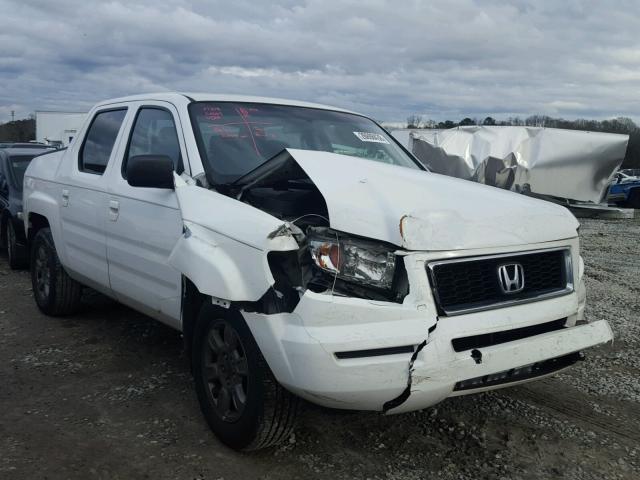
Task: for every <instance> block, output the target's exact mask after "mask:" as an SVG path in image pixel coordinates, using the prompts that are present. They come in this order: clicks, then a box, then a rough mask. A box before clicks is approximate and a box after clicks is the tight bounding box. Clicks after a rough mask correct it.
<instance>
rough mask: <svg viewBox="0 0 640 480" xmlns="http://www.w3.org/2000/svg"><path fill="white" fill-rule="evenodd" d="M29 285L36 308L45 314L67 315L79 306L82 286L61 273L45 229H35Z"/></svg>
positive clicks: (58, 260)
mask: <svg viewBox="0 0 640 480" xmlns="http://www.w3.org/2000/svg"><path fill="white" fill-rule="evenodd" d="M31 284H32V286H33V296H34V298H35V300H36V304H37V305H38V308H40V310H41V311H42V312H43V313H46V314H47V315H52V316H61V315H70V314H72V313H75V312H76V311H77V310H78V308H79V307H80V296H81V294H82V285H81V284H80V283H78V282H76V281H75V280H74V279H72V278H71V277H70V276H69V275H68V274H67V272H65V270H64V267H63V266H62V264H61V263H60V259H59V258H58V253H57V252H56V247H55V245H54V243H53V237H52V235H51V230H50V229H49V228H42V229H40V230H38V233H36V236H35V237H34V239H33V245H32V249H31Z"/></svg>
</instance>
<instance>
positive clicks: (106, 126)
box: [78, 108, 127, 175]
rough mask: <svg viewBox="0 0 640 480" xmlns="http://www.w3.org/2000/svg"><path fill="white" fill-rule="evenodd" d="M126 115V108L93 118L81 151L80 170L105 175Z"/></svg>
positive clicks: (106, 112)
mask: <svg viewBox="0 0 640 480" xmlns="http://www.w3.org/2000/svg"><path fill="white" fill-rule="evenodd" d="M126 113H127V109H126V108H124V109H121V110H107V111H104V112H99V113H98V114H96V116H95V117H93V121H92V122H91V125H90V126H89V131H88V132H87V136H86V137H85V139H84V143H83V144H82V148H81V149H80V158H79V165H78V168H80V170H81V171H83V172H87V173H95V174H98V175H102V174H103V173H104V171H105V169H106V168H107V162H108V161H109V157H110V156H111V150H113V145H114V144H115V142H116V137H117V136H118V131H120V126H121V125H122V121H123V120H124V116H125V114H126Z"/></svg>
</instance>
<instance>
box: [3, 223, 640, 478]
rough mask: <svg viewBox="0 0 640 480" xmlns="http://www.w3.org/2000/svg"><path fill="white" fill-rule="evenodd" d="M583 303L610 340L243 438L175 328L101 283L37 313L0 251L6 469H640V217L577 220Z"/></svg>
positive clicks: (571, 473) (28, 474)
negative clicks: (420, 403)
mask: <svg viewBox="0 0 640 480" xmlns="http://www.w3.org/2000/svg"><path fill="white" fill-rule="evenodd" d="M581 236H582V240H583V255H584V257H585V262H586V274H587V288H588V291H589V294H588V309H587V315H588V316H589V317H590V318H592V319H601V318H605V319H607V320H609V321H610V322H611V324H612V326H613V329H614V331H615V333H616V341H615V343H614V345H613V346H603V347H600V348H597V349H593V350H591V351H590V352H589V354H588V356H587V361H585V362H581V363H579V364H578V365H577V366H575V367H574V368H572V369H570V370H568V371H566V372H564V373H561V374H558V375H556V376H554V377H552V378H549V379H546V380H541V381H538V382H534V383H530V384H527V385H525V386H520V387H514V388H511V389H505V390H501V391H497V392H492V393H487V394H479V395H474V396H468V397H462V398H455V399H451V400H447V401H445V402H443V403H441V404H439V405H438V406H436V407H435V408H431V409H427V410H424V411H420V412H415V413H410V414H405V415H400V416H393V417H384V416H381V415H378V414H375V413H345V412H338V411H330V410H326V409H322V408H318V407H314V406H312V405H306V406H305V411H304V413H303V415H302V417H301V421H300V424H299V427H298V429H297V430H296V433H295V436H292V437H291V438H290V439H289V442H288V443H286V444H285V445H283V446H280V447H277V448H274V449H270V450H266V451H262V452H258V453H252V454H238V453H235V452H233V451H231V450H229V449H227V448H225V447H224V446H222V445H221V444H220V443H219V442H218V441H217V440H216V438H215V437H214V436H213V435H212V434H210V432H209V431H208V429H207V427H206V425H205V423H204V421H203V420H202V418H201V416H200V413H199V410H198V406H197V402H196V399H195V395H194V393H193V391H192V385H191V379H190V375H189V372H188V369H187V367H186V362H185V360H184V358H183V356H182V351H181V339H180V336H179V334H178V333H176V332H174V331H172V330H170V329H168V328H166V327H164V326H162V325H160V324H157V323H155V322H154V321H152V320H149V319H148V318H146V317H144V316H142V315H140V314H137V313H135V312H133V311H131V310H129V309H127V308H125V307H122V306H120V305H117V304H115V303H113V302H111V301H108V300H106V299H104V298H102V297H100V296H98V295H94V296H91V297H90V298H89V299H88V300H87V305H86V308H85V309H84V311H83V313H81V314H80V315H77V316H75V317H73V318H67V319H51V318H47V317H45V316H43V315H41V314H40V313H39V312H38V311H37V309H36V307H35V304H34V302H33V299H32V293H31V289H30V281H29V275H28V273H26V272H18V273H15V272H11V271H10V270H9V268H8V266H7V264H6V260H5V258H4V257H2V258H0V412H2V414H1V416H0V478H2V479H27V478H28V479H41V478H42V479H44V478H46V479H59V478H60V479H62V478H82V479H86V478H103V479H133V478H150V479H174V478H175V479H227V480H229V479H235V478H263V479H281V478H284V479H287V478H291V479H294V478H295V479H297V478H301V477H304V478H307V479H314V478H328V477H329V478H336V479H342V478H363V479H364V478H369V479H424V478H441V479H483V478H487V479H493V478H495V479H514V480H515V479H523V480H524V479H540V478H567V479H594V480H595V479H598V480H600V479H604V478H606V479H638V478H640V380H639V378H640V377H639V374H640V360H639V352H640V348H639V347H640V280H639V279H640V245H639V241H638V239H639V238H640V221H639V220H634V221H628V220H627V221H600V220H583V221H582V229H581Z"/></svg>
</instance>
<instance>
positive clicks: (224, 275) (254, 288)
mask: <svg viewBox="0 0 640 480" xmlns="http://www.w3.org/2000/svg"><path fill="white" fill-rule="evenodd" d="M175 187H176V188H175V191H176V196H177V198H178V205H179V207H180V212H181V215H182V220H183V223H184V233H183V235H182V236H181V237H180V238H179V239H178V241H177V242H176V245H175V247H174V248H173V250H172V252H171V255H170V256H169V259H168V261H169V264H170V265H171V266H172V267H174V268H176V269H177V270H178V271H180V272H182V274H183V275H184V276H186V277H187V278H188V279H189V280H191V281H192V282H193V284H194V285H195V286H196V288H197V289H198V290H199V291H200V292H201V293H203V294H205V295H210V296H213V297H217V298H219V299H223V300H228V301H256V300H258V299H259V298H260V297H262V296H263V295H264V294H265V292H266V291H267V290H268V289H269V288H270V287H271V286H272V285H273V283H274V279H273V276H272V274H271V271H270V269H269V265H268V261H267V254H268V253H269V252H270V251H290V250H296V249H298V243H297V242H296V240H295V238H294V237H293V235H292V233H291V231H290V229H289V228H288V226H287V224H286V223H285V222H283V221H282V220H279V219H277V218H275V217H273V216H271V215H269V214H267V213H264V212H262V211H260V210H258V209H256V208H254V207H251V206H250V205H246V204H243V203H241V202H238V201H236V200H234V199H231V198H228V197H226V196H224V195H221V194H219V193H217V192H215V191H212V190H207V189H205V188H202V187H198V186H196V185H194V184H190V183H187V182H186V181H185V180H183V179H182V178H181V177H179V176H178V175H175ZM222 232H224V233H222ZM257 265H259V266H261V268H259V269H256V266H257Z"/></svg>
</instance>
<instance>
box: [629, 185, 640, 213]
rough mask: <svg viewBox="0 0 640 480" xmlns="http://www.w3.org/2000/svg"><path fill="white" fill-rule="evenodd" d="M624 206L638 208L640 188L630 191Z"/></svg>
mask: <svg viewBox="0 0 640 480" xmlns="http://www.w3.org/2000/svg"><path fill="white" fill-rule="evenodd" d="M626 206H627V207H629V208H640V187H638V188H634V189H632V190H631V192H630V193H629V197H628V198H627V201H626Z"/></svg>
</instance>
